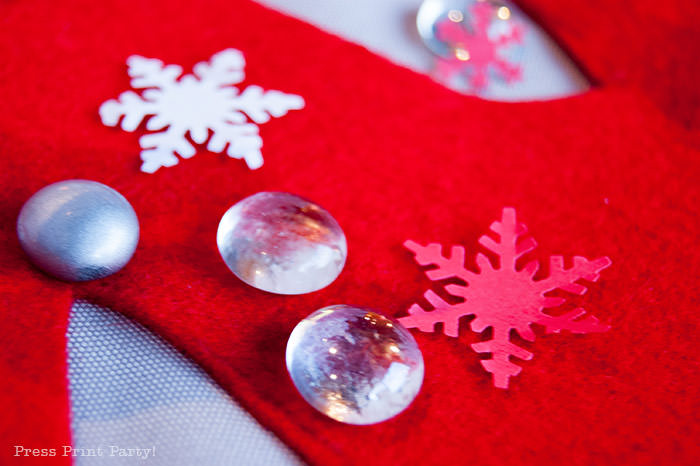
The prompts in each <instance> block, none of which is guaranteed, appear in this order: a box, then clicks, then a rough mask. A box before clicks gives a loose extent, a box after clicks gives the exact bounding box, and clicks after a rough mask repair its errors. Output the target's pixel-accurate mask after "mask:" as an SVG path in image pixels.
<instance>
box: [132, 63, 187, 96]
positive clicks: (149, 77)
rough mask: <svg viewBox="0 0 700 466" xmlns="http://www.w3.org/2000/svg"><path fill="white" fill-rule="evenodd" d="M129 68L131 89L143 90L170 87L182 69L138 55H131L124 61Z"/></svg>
mask: <svg viewBox="0 0 700 466" xmlns="http://www.w3.org/2000/svg"><path fill="white" fill-rule="evenodd" d="M126 64H127V65H128V66H129V71H128V73H129V76H130V77H131V87H133V88H134V89H145V88H148V87H156V88H159V89H165V88H167V87H172V86H174V85H175V83H176V82H177V78H179V77H180V74H182V67H180V66H177V65H165V64H164V63H163V62H162V61H160V60H158V59H157V58H146V57H142V56H140V55H132V56H130V57H129V58H128V59H127V60H126Z"/></svg>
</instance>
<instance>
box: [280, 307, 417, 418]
mask: <svg viewBox="0 0 700 466" xmlns="http://www.w3.org/2000/svg"><path fill="white" fill-rule="evenodd" d="M286 359H287V370H288V371H289V374H290V376H291V377H292V380H293V381H294V385H296V387H297V389H298V390H299V392H300V393H301V395H302V396H303V397H304V399H306V401H308V402H309V403H310V404H311V406H313V407H314V408H316V409H318V410H319V411H321V412H322V413H324V414H326V415H327V416H329V417H331V418H333V419H335V420H336V421H340V422H345V423H348V424H374V423H377V422H381V421H384V420H387V419H389V418H391V417H393V416H395V415H397V414H398V413H400V412H401V411H403V410H404V409H406V407H407V406H408V405H409V404H411V402H412V401H413V399H414V398H415V397H416V395H417V394H418V392H419V390H420V388H421V385H422V384H423V370H424V369H423V355H422V354H421V352H420V349H419V348H418V344H417V343H416V340H414V339H413V336H412V335H411V334H410V333H409V332H408V330H406V328H404V327H403V326H402V325H401V324H400V323H398V322H397V321H396V320H393V319H390V318H388V317H385V316H383V315H381V314H379V313H378V312H376V311H373V310H371V309H367V308H360V307H351V306H346V305H336V306H328V307H324V308H322V309H319V310H318V311H316V312H314V313H313V314H311V315H310V316H308V317H307V318H305V319H304V320H302V321H301V322H299V324H297V326H296V327H295V328H294V330H293V331H292V334H291V335H290V337H289V341H288V342H287V355H286Z"/></svg>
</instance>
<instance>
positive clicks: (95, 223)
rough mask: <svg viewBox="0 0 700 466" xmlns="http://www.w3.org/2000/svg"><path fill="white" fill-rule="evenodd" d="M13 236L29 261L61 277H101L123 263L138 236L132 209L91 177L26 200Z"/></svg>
mask: <svg viewBox="0 0 700 466" xmlns="http://www.w3.org/2000/svg"><path fill="white" fill-rule="evenodd" d="M17 236H18V237H19V241H20V244H21V245H22V248H23V249H24V251H25V252H26V253H27V255H28V256H29V258H30V259H31V260H32V262H33V263H34V264H35V265H36V266H37V267H39V268H40V269H42V270H43V271H44V272H46V273H48V274H50V275H53V276H55V277H57V278H60V279H62V280H65V281H71V282H73V281H86V280H94V279H98V278H103V277H106V276H107V275H110V274H113V273H115V272H117V271H118V270H120V269H121V268H122V267H124V266H125V265H126V264H127V262H129V260H130V259H131V256H132V255H133V254H134V251H135V250H136V245H137V244H138V241H139V221H138V218H137V217H136V212H134V209H133V208H132V207H131V204H129V201H127V200H126V199H125V198H124V196H122V195H121V194H119V193H118V192H117V191H115V190H114V189H112V188H110V187H109V186H106V185H104V184H102V183H98V182H96V181H88V180H65V181H59V182H58V183H54V184H50V185H48V186H46V187H44V188H42V189H40V190H39V191H37V192H36V193H35V194H34V195H33V196H32V197H30V198H29V200H28V201H27V202H25V204H24V206H22V210H21V211H20V214H19V218H18V219H17Z"/></svg>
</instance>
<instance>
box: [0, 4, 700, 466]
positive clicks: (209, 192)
mask: <svg viewBox="0 0 700 466" xmlns="http://www.w3.org/2000/svg"><path fill="white" fill-rule="evenodd" d="M612 3H614V2H602V1H600V2H590V1H584V0H572V1H569V2H546V1H544V0H529V1H528V2H527V3H526V4H525V5H524V7H525V8H526V10H527V11H529V12H531V13H532V14H533V16H534V17H535V18H536V19H539V20H541V21H542V24H543V26H544V27H545V28H546V29H547V30H549V31H550V32H551V33H552V34H553V35H554V37H556V38H558V39H560V40H561V41H562V46H564V48H565V49H566V50H568V51H569V52H570V53H571V54H572V56H573V57H574V59H575V60H576V61H577V62H578V63H579V64H580V65H581V66H582V67H583V69H584V70H585V71H586V72H587V73H588V74H589V75H591V76H592V77H594V78H595V80H596V83H597V88H595V89H594V90H592V91H590V92H588V93H586V94H583V95H580V96H577V97H572V98H567V99H561V100H556V101H550V102H532V103H519V104H507V103H498V102H487V101H483V100H480V99H477V98H472V97H465V96H461V95H458V94H455V93H453V92H451V91H449V90H447V89H444V88H443V87H441V86H439V85H438V84H435V83H433V82H432V81H431V80H430V79H428V78H427V77H423V76H420V75H417V74H415V73H413V72H411V71H408V70H406V69H402V68H399V67H397V66H394V65H392V64H390V63H388V62H387V61H385V60H383V59H381V58H379V57H376V56H374V55H372V54H371V53H369V52H368V51H366V50H364V49H362V48H360V47H357V46H354V45H351V44H348V43H347V42H344V41H342V40H340V39H337V38H334V37H332V36H329V35H327V34H324V33H322V32H320V31H318V30H317V29H315V28H313V27H311V26H308V25H305V24H303V23H301V22H299V21H296V20H294V19H291V18H287V17H284V16H282V15H280V14H277V13H274V12H271V11H269V10H266V9H264V8H262V7H260V6H257V5H255V4H253V3H250V2H248V1H231V0H229V1H225V2H223V1H222V2H213V1H207V0H200V1H197V2H194V1H152V2H140V3H136V2H134V3H128V2H117V1H108V0H106V1H103V2H88V1H77V0H64V1H61V2H45V1H38V0H35V1H32V0H25V1H9V2H4V3H3V4H2V5H0V57H2V64H3V66H2V68H1V69H0V103H1V104H2V112H0V156H1V160H2V161H1V162H0V182H1V183H2V188H3V189H2V190H1V191H0V207H1V208H0V235H1V237H2V241H1V242H0V258H1V261H2V262H1V264H0V271H1V273H2V275H1V277H0V296H1V298H0V299H1V301H0V302H1V303H2V305H3V308H2V310H1V312H2V317H1V318H0V319H1V320H0V322H2V326H1V327H0V342H2V350H3V351H2V356H0V380H2V382H0V395H1V397H2V398H1V401H0V403H1V404H0V409H1V412H2V413H3V414H2V416H0V432H2V434H3V437H2V439H0V441H1V442H2V443H1V445H0V462H2V463H5V462H9V460H11V459H13V458H11V454H12V453H13V452H14V450H13V449H12V447H11V445H14V444H22V445H26V446H31V447H36V448H46V447H58V446H60V445H63V444H65V443H67V442H69V429H68V422H69V419H68V410H67V398H66V386H65V385H66V380H65V363H64V352H65V349H64V347H65V341H64V338H65V329H66V319H67V315H68V308H69V305H70V299H71V295H72V296H74V297H78V298H86V299H89V300H92V301H94V302H96V303H98V304H102V305H107V306H109V307H111V308H113V309H116V310H119V311H121V312H123V313H125V314H126V315H128V316H130V317H133V318H134V319H136V320H138V321H139V322H141V323H143V324H145V325H147V326H148V327H149V328H150V329H152V330H153V331H155V332H156V333H158V334H160V335H162V336H164V337H165V338H167V339H168V340H169V341H171V342H172V343H174V344H175V345H176V346H177V347H178V348H180V349H182V350H183V351H184V352H185V353H186V354H187V355H189V356H191V357H192V358H193V359H194V360H195V361H197V362H198V363H199V364H201V365H202V366H203V367H204V368H206V370H208V371H209V372H210V373H211V374H212V375H213V377H214V378H215V379H216V380H217V381H218V382H219V383H220V384H221V385H222V386H223V387H224V388H225V389H226V390H228V391H229V392H230V393H231V394H232V395H233V396H234V397H235V398H236V399H237V400H238V401H240V402H241V403H242V404H243V405H244V406H245V407H246V408H247V409H249V410H250V411H251V412H252V413H253V415H254V416H255V417H256V418H257V419H259V420H260V421H261V422H262V423H263V424H264V425H265V426H266V427H268V428H270V429H272V430H273V431H274V432H275V433H276V434H277V435H279V436H280V437H281V438H282V440H284V441H285V442H286V443H287V444H289V445H290V446H291V447H292V448H294V449H295V450H296V451H297V452H298V453H299V454H300V455H301V456H302V457H303V458H304V459H305V460H306V461H308V462H310V463H313V464H323V465H334V464H338V465H340V464H441V465H442V464H455V463H465V462H467V461H468V462H470V463H474V464H499V463H503V464H513V463H515V464H518V463H531V464H535V463H536V464H542V463H547V462H558V463H567V464H599V463H611V464H612V463H615V464H618V463H634V464H660V463H666V464H669V463H671V464H692V463H697V461H698V458H700V449H699V447H698V443H697V439H698V438H700V428H699V427H698V419H697V413H698V411H699V410H700V403H699V401H698V396H697V392H698V388H697V385H698V350H697V346H698V345H697V334H698V328H697V327H698V319H699V318H698V307H699V306H698V305H699V301H700V299H699V293H698V283H697V277H698V273H699V272H700V270H699V268H700V267H699V264H700V253H699V252H698V248H697V229H698V227H699V226H700V225H699V224H698V223H699V222H698V219H697V208H698V200H699V199H698V194H699V191H700V190H699V188H698V174H699V173H698V162H697V160H698V156H699V155H700V154H698V152H697V150H695V149H693V148H692V141H697V139H696V138H695V135H694V130H695V129H697V109H698V101H699V99H698V87H697V86H696V81H697V79H698V77H700V65H699V63H700V61H699V60H698V59H697V58H698V57H697V51H696V50H695V44H697V40H696V38H697V32H698V30H697V24H696V18H697V15H698V13H700V6H698V4H697V3H696V2H680V1H678V2H652V1H647V0H644V1H638V2H634V4H633V5H632V4H630V3H629V2H625V3H624V5H623V3H620V5H617V4H612ZM229 47H233V48H237V49H239V50H241V51H242V52H243V53H244V54H245V57H246V60H247V67H246V72H247V77H246V82H245V83H244V84H259V85H261V86H262V87H264V88H265V89H278V90H282V91H284V92H289V93H295V94H299V95H301V96H303V97H304V98H305V100H306V108H305V109H303V110H300V111H294V112H291V113H290V114H288V115H286V116H285V117H284V118H280V119H275V120H273V121H270V122H269V123H267V124H265V125H262V126H261V134H262V137H263V139H264V147H263V155H264V157H265V165H264V167H263V168H261V169H259V170H257V171H249V170H248V169H247V168H246V166H245V163H243V162H242V161H238V160H233V159H228V158H226V157H225V156H223V155H215V154H210V153H207V152H206V151H205V150H204V149H203V148H202V147H199V148H198V154H197V155H196V156H195V157H193V158H192V159H189V160H184V161H181V163H180V164H179V165H177V166H175V167H172V168H164V169H160V170H159V171H158V172H157V173H155V174H153V175H147V174H144V173H141V172H139V171H138V169H139V166H140V160H139V157H138V153H139V151H140V148H139V146H138V137H139V135H140V134H142V133H143V131H142V130H141V131H139V132H137V134H131V133H125V132H123V131H121V130H118V129H114V128H108V127H105V126H103V125H102V124H101V123H100V121H99V119H98V115H97V109H98V107H99V105H100V104H101V103H102V102H104V101H105V100H107V99H110V98H113V97H116V95H118V93H119V92H121V91H123V90H126V89H128V88H129V81H128V77H127V75H126V65H125V60H126V58H127V57H128V56H129V55H131V54H140V55H144V56H147V57H156V58H160V59H162V60H164V61H165V62H166V63H175V64H180V65H183V66H184V67H185V68H186V69H187V68H188V67H190V66H192V65H193V64H194V63H196V62H198V61H202V60H206V59H208V58H209V57H210V56H211V54H213V53H215V52H218V51H220V50H223V49H225V48H229ZM695 134H697V133H695ZM66 178H88V179H93V180H96V181H100V182H104V183H106V184H108V185H110V186H112V187H114V188H116V189H118V190H119V191H120V192H121V193H123V194H124V195H125V196H126V197H127V198H128V199H129V200H130V201H131V202H132V204H133V206H134V208H135V209H136V211H137V213H138V215H139V219H140V222H141V227H142V231H141V242H140V244H139V247H138V249H137V252H136V254H135V256H134V258H133V260H132V261H131V263H130V264H129V265H128V266H127V267H126V268H125V269H124V270H122V271H121V272H120V273H118V274H116V275H114V276H111V277H108V278H106V279H103V280H100V281H97V282H94V283H88V284H82V285H71V284H64V283H60V282H57V281H56V280H54V279H52V278H50V277H47V276H44V275H43V274H41V273H40V272H38V271H36V270H35V269H33V268H32V266H31V265H30V264H29V263H28V262H27V261H26V260H25V259H24V257H23V255H22V253H21V251H20V250H19V246H18V242H17V240H16V237H15V232H14V228H15V219H16V216H17V214H18V212H19V209H20V207H21V205H22V203H23V202H24V201H25V200H26V199H27V198H28V197H29V196H30V195H31V194H32V193H33V192H34V191H36V190H37V189H39V188H40V187H42V186H44V185H45V184H47V183H50V182H53V181H58V180H61V179H66ZM261 190H282V191H290V192H294V193H298V194H300V195H303V196H305V197H308V198H310V199H313V200H314V201H316V202H318V203H320V204H321V205H323V206H325V207H326V208H327V209H329V210H330V212H331V213H332V214H333V215H334V216H335V218H336V219H337V220H338V221H339V223H340V224H341V225H342V227H343V228H344V230H345V233H346V235H347V238H348V242H349V258H348V263H347V266H346V269H345V271H344V272H343V273H342V274H341V276H340V277H339V278H338V280H336V281H335V282H334V283H333V284H332V285H331V286H329V287H328V288H326V289H324V290H322V291H319V292H316V293H312V294H309V295H304V296H289V297H285V296H277V295H271V294H267V293H264V292H261V291H257V290H255V289H253V288H250V287H248V286H246V285H244V284H243V283H241V282H240V281H239V280H237V279H236V278H235V277H234V276H233V275H232V274H231V273H230V272H229V271H228V269H227V268H226V266H225V265H224V263H223V262H222V260H221V259H220V257H219V254H218V252H217V249H216V243H215V232H216V227H217V224H218V221H219V219H220V217H221V215H222V214H223V213H224V212H225V211H226V209H227V208H228V207H229V206H230V205H231V204H233V203H234V202H236V201H237V200H239V199H241V198H243V197H245V196H247V195H249V194H252V193H254V192H257V191H261ZM504 206H514V207H515V208H516V209H517V211H518V215H519V218H521V219H523V221H524V222H526V223H527V225H528V227H529V230H530V232H531V233H532V234H533V236H535V237H536V238H537V240H538V243H539V247H538V249H537V251H536V254H535V258H537V259H540V260H543V259H545V258H546V257H548V256H549V255H553V254H562V255H564V256H566V257H571V256H573V255H583V256H586V257H589V258H593V257H599V256H609V257H610V258H611V259H612V260H613V265H612V266H611V267H610V268H609V269H606V270H604V271H603V272H602V274H601V280H600V281H599V282H598V283H597V284H596V285H595V286H593V287H591V289H590V291H589V292H588V293H587V294H585V295H584V296H582V297H577V298H575V299H573V300H572V304H573V305H575V306H581V307H585V308H586V309H587V310H589V311H590V312H591V313H593V314H595V315H596V316H597V317H598V318H600V320H601V321H602V322H603V323H606V324H610V325H611V327H612V328H611V330H610V331H609V332H607V333H602V334H588V335H570V334H565V335H547V336H544V335H543V332H542V331H541V329H540V331H539V332H538V338H537V341H536V343H534V344H531V343H529V342H525V341H519V342H518V343H519V344H521V345H522V346H523V347H524V348H526V349H527V350H528V351H531V352H533V353H534V358H533V359H532V360H531V361H519V364H521V365H522V367H523V368H524V369H523V372H522V373H521V374H520V375H519V376H517V377H514V378H513V379H512V380H511V383H510V389H509V390H508V391H504V390H500V389H496V388H494V387H493V385H492V381H491V379H490V377H489V375H488V374H486V373H485V372H484V371H483V369H482V368H481V365H480V364H479V358H480V356H479V355H477V354H475V353H474V352H473V351H471V350H469V349H468V345H469V344H471V343H475V342H478V341H480V340H483V339H485V338H486V336H484V335H482V336H479V335H477V334H474V333H472V332H470V331H468V330H467V329H466V328H463V329H462V330H461V331H460V334H459V336H458V337H457V338H447V337H445V336H444V335H442V334H441V333H440V332H436V333H433V334H426V333H421V332H417V331H413V332H414V335H415V337H416V339H417V341H418V343H419V344H420V346H421V348H422V350H423V354H424V358H425V362H426V376H425V382H424V386H423V390H422V392H421V393H420V395H419V396H418V398H417V399H416V401H415V402H414V404H413V405H412V406H411V407H410V408H409V409H408V410H407V411H405V412H404V413H402V414H401V415H399V416H398V417H396V418H395V419H393V420H390V421H388V422H386V423H383V424H379V425H376V426H370V427H358V426H347V425H343V424H339V423H336V422H334V421H331V420H330V419H327V418H325V417H324V416H322V415H321V414H319V413H317V412H316V411H315V410H313V409H312V408H310V407H309V406H308V405H307V404H306V403H305V402H304V401H303V400H302V399H301V397H300V396H299V395H298V394H297V392H296V391H295V389H294V387H293V385H292V383H291V381H290V380H289V378H288V376H287V374H286V371H285V368H284V357H283V354H284V347H285V344H286V340H287V337H288V335H289V333H290V331H291V330H292V328H293V327H294V325H295V324H296V323H297V322H298V321H299V320H300V319H301V318H303V317H304V316H306V315H307V314H309V313H310V312H312V311H313V310H315V309H317V308H319V307H322V306H325V305H330V304H335V303H348V304H358V305H367V306H371V307H375V308H377V309H380V310H382V311H384V312H386V313H388V314H390V315H394V316H403V315H406V311H407V309H408V307H409V306H410V305H411V304H412V303H414V302H416V300H420V299H421V295H422V293H423V291H424V290H425V289H427V288H430V287H432V288H433V289H434V290H439V288H440V287H439V285H438V284H434V283H431V282H430V281H429V280H428V279H427V278H425V276H424V274H423V271H422V270H421V269H420V268H419V267H417V266H416V265H415V264H414V262H413V259H412V255H411V253H410V252H408V251H407V250H405V249H404V248H403V246H402V243H403V241H404V240H406V239H407V238H411V239H413V240H415V241H417V242H419V243H421V244H426V243H428V242H440V243H442V244H445V245H450V244H464V245H475V244H476V241H477V239H478V237H479V236H480V235H481V234H482V232H483V231H485V230H486V229H487V228H488V226H489V225H490V223H491V222H492V221H493V219H494V218H497V217H498V215H499V214H500V212H501V209H502V208H503V207H504ZM476 252H477V249H476V248H473V249H469V250H468V251H467V261H468V263H469V264H473V262H474V256H475V253H476ZM545 272H546V271H545ZM424 304H425V303H424ZM425 305H426V306H427V304H425ZM463 327H466V326H463ZM58 461H63V462H66V461H67V460H66V459H64V458H62V459H59V460H58ZM36 462H37V464H47V462H46V461H45V460H43V459H42V460H37V461H36Z"/></svg>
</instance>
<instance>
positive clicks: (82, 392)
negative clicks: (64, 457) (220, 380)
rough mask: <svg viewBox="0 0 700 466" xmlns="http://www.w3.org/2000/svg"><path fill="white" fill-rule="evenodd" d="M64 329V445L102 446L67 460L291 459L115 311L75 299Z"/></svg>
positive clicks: (178, 358)
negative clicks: (68, 434)
mask: <svg viewBox="0 0 700 466" xmlns="http://www.w3.org/2000/svg"><path fill="white" fill-rule="evenodd" d="M67 337H68V338H67V340H68V376H69V388H70V397H71V412H72V420H71V426H72V431H73V447H74V448H76V449H78V448H82V449H91V450H92V451H85V452H78V453H87V454H91V453H95V454H97V453H99V450H98V448H101V449H102V456H80V455H79V456H75V457H74V462H75V464H76V465H78V466H80V465H92V464H148V465H168V466H178V465H192V464H197V465H201V466H208V465H232V464H241V465H299V464H301V462H300V461H299V460H298V459H297V457H296V456H295V455H294V454H293V453H292V452H291V451H290V450H289V449H288V448H287V447H286V446H285V445H283V444H282V443H281V442H280V441H279V440H278V439H277V438H276V437H275V436H274V435H272V434H271V433H270V432H268V431H267V430H265V429H264V428H262V427H261V426H260V425H259V424H258V423H257V422H256V421H255V420H254V419H253V418H252V417H251V416H250V415H249V414H248V413H247V412H246V411H244V410H243V409H242V408H241V407H240V406H239V405H238V404H237V403H236V402H235V401H233V400H232V399H231V397H229V396H228V394H226V393H225V392H224V391H223V390H222V389H221V388H220V387H219V386H218V385H216V383H215V382H214V381H213V380H212V379H211V378H210V377H209V376H208V375H207V374H206V373H205V372H204V371H203V370H202V369H200V368H199V367H198V366H196V365H195V364H194V363H193V362H191V361H190V360H188V359H187V358H185V357H184V356H183V355H182V354H180V353H179V352H178V351H177V350H175V348H173V347H172V346H171V345H169V344H168V343H166V342H164V341H163V340H162V339H160V338H159V337H157V336H155V335H153V334H152V333H150V332H149V331H148V330H146V329H145V328H144V327H142V326H141V325H139V324H137V323H135V322H133V321H131V320H129V319H127V318H126V317H124V316H122V315H121V314H119V313H116V312H114V311H111V310H109V309H106V308H102V307H98V306H95V305H92V304H90V303H87V302H84V301H78V302H76V303H75V304H74V305H73V308H72V311H71V316H70V323H69V326H68V334H67ZM113 446H114V447H117V448H123V449H132V451H131V452H129V451H128V450H127V451H121V450H114V449H113V448H112V447H113ZM154 446H155V452H154V453H155V454H153V452H151V453H147V452H146V451H145V449H151V448H153V447H154ZM135 448H141V449H144V450H143V451H141V452H140V453H138V452H137V451H135V450H133V449H135ZM59 454H60V453H59ZM120 454H130V456H120ZM139 454H140V455H141V456H140V457H139V456H138V455H139ZM113 455H114V456H113ZM145 455H148V457H147V458H146V459H145V460H144V456H145Z"/></svg>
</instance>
